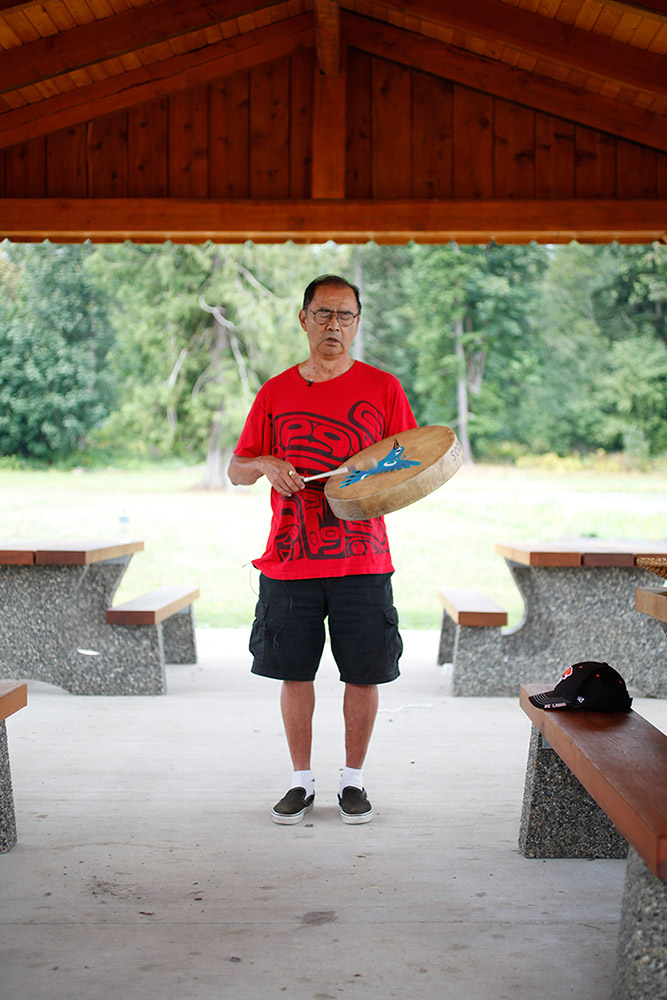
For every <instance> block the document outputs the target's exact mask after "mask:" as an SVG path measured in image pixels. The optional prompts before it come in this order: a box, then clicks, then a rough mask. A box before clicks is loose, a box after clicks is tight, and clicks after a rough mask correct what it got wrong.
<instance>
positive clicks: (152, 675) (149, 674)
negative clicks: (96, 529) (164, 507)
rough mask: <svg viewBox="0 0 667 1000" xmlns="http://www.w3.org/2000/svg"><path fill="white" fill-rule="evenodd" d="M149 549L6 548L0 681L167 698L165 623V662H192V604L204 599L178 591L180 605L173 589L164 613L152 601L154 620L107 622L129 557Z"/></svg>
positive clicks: (93, 542) (116, 545)
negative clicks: (28, 681) (167, 629)
mask: <svg viewBox="0 0 667 1000" xmlns="http://www.w3.org/2000/svg"><path fill="white" fill-rule="evenodd" d="M143 548H144V543H143V541H138V540H134V541H114V540H109V539H83V540H77V541H65V542H63V541H53V540H50V539H43V540H40V539H37V540H18V541H9V542H2V541H0V678H12V679H32V680H39V681H46V682H47V683H50V684H56V685H58V686H59V687H63V688H65V690H67V691H70V692H71V693H73V694H101V695H116V694H124V695H125V694H162V693H164V692H165V690H166V681H165V671H164V664H165V646H166V645H167V638H166V633H165V634H163V625H164V626H166V625H167V624H168V623H167V621H165V620H164V619H165V618H167V617H168V616H173V617H169V622H170V623H171V622H174V623H175V624H174V625H173V627H172V628H171V632H170V633H169V643H168V646H169V655H168V658H167V662H170V663H192V662H195V661H196V649H195V645H194V628H193V623H192V615H191V608H190V605H191V603H192V600H193V599H194V598H195V597H196V596H197V595H198V591H196V590H189V591H187V590H186V588H179V596H178V599H177V596H176V594H175V593H174V591H175V588H170V589H169V591H168V596H167V598H166V601H165V600H163V601H162V602H161V604H162V608H158V609H157V611H156V610H155V608H154V605H155V603H156V602H155V601H152V602H150V601H149V606H150V608H151V611H150V618H147V617H146V615H145V613H144V615H143V617H140V616H137V611H136V608H133V609H132V610H131V611H128V612H125V613H124V614H123V615H122V616H121V617H119V618H118V617H117V619H116V621H114V620H113V619H110V618H109V615H110V614H111V612H110V609H111V608H112V602H113V597H114V594H115V593H116V590H117V589H118V586H119V584H120V582H121V579H122V577H123V575H124V573H125V572H126V570H127V567H128V565H129V562H130V559H131V558H132V556H133V555H134V553H136V552H140V551H142V550H143ZM150 596H151V595H146V597H150ZM129 603H130V604H133V605H134V604H137V603H138V602H129ZM139 603H141V602H139ZM143 603H144V604H145V603H146V602H143ZM181 612H183V614H181ZM133 614H134V615H135V617H134V618H133V617H132V615H133Z"/></svg>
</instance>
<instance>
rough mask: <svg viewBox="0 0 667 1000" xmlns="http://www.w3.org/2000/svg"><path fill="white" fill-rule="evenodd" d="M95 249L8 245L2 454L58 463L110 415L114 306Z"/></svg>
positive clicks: (0, 321)
mask: <svg viewBox="0 0 667 1000" xmlns="http://www.w3.org/2000/svg"><path fill="white" fill-rule="evenodd" d="M89 256H90V247H89V246H87V245H84V246H63V247H57V248H56V247H52V246H50V245H48V244H42V245H40V246H30V245H24V246H16V247H12V246H10V245H9V244H5V246H4V248H3V267H2V276H1V277H0V283H1V284H2V288H3V291H4V293H5V295H4V305H3V307H2V309H1V311H0V453H2V454H4V455H19V456H21V457H25V458H36V459H41V460H47V461H55V460H60V459H64V458H67V457H69V456H70V455H71V454H72V453H73V452H75V451H77V450H81V449H83V448H84V447H85V445H86V442H87V440H88V436H89V434H90V432H91V431H92V430H93V428H95V427H97V426H99V425H100V424H101V422H102V421H103V420H104V419H105V417H106V416H107V415H108V414H109V412H110V411H111V408H112V406H113V400H114V388H115V386H114V379H113V377H112V375H111V372H110V371H109V368H108V367H107V366H106V357H107V354H108V351H109V348H110V346H111V342H112V336H113V334H112V329H111V325H110V323H109V317H108V303H107V300H106V297H105V296H104V294H102V293H101V291H100V290H99V289H98V288H97V286H96V284H95V282H94V280H93V277H92V275H91V273H90V272H89V270H88V268H87V262H88V259H89Z"/></svg>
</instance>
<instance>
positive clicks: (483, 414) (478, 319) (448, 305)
mask: <svg viewBox="0 0 667 1000" xmlns="http://www.w3.org/2000/svg"><path fill="white" fill-rule="evenodd" d="M412 252H413V259H412V266H411V276H410V284H411V286H412V296H411V298H412V301H413V303H414V307H415V309H416V310H417V311H416V313H415V324H414V326H413V330H412V333H411V335H410V339H411V342H412V344H413V345H414V347H415V349H416V350H417V351H418V355H417V375H416V379H415V388H416V392H417V407H418V409H419V412H420V416H421V420H422V422H425V423H449V424H451V425H452V426H455V427H456V429H457V433H458V435H459V437H460V439H461V443H462V445H463V447H464V449H467V451H468V458H470V457H471V453H472V451H473V450H479V451H480V452H481V453H485V452H488V450H489V448H490V446H491V445H492V443H493V442H498V441H501V440H503V439H504V438H506V436H507V434H508V431H509V429H510V427H511V425H512V419H513V418H512V414H513V410H514V408H515V406H516V399H517V396H518V394H519V393H520V391H521V389H522V386H523V384H524V382H525V379H526V377H527V372H528V371H529V370H530V369H531V367H532V365H533V352H532V346H531V344H532V337H533V333H534V329H535V325H536V317H537V315H538V312H539V308H536V304H537V303H538V302H539V296H540V291H541V281H542V276H543V274H544V271H545V270H546V267H547V260H548V258H547V251H546V249H545V248H544V247H538V246H535V245H530V246H526V247H523V246H511V247H501V246H496V245H495V244H490V245H489V246H487V247H480V246H462V247H458V246H457V245H456V244H449V245H448V246H437V247H429V246H415V247H413V248H412ZM468 436H469V437H470V442H469V443H468Z"/></svg>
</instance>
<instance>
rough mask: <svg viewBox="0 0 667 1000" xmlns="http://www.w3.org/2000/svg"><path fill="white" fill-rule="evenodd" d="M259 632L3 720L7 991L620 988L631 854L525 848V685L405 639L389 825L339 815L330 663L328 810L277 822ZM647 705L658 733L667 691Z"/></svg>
mask: <svg viewBox="0 0 667 1000" xmlns="http://www.w3.org/2000/svg"><path fill="white" fill-rule="evenodd" d="M246 639H247V636H246V633H244V632H236V631H228V630H204V631H200V632H199V634H198V643H199V653H200V662H199V663H198V664H197V665H196V666H193V667H188V666H186V667H183V666H181V667H170V668H169V669H168V682H169V693H168V695H167V696H165V697H161V698H113V697H111V698H99V697H95V698H89V697H75V696H72V695H68V694H65V693H63V692H61V691H59V690H57V689H55V688H51V687H49V686H47V685H43V684H36V683H33V684H31V685H30V690H29V702H28V707H27V708H26V709H23V710H22V711H21V712H19V713H18V714H17V715H15V716H12V717H11V718H10V719H9V720H8V723H7V728H8V734H9V746H10V755H11V761H12V772H13V779H14V796H15V801H16V813H17V823H18V832H19V843H18V845H17V846H16V847H15V848H14V850H13V851H11V852H10V853H9V854H7V855H5V856H2V857H0V885H1V887H2V888H1V892H0V900H1V905H0V997H2V1000H8V998H10V997H11V998H12V1000H97V998H104V1000H115V998H118V1000H121V998H122V1000H155V998H159V1000H220V998H222V1000H227V998H230V1000H232V998H233V1000H274V998H279V997H289V998H291V1000H331V998H338V997H344V996H345V997H359V998H368V1000H386V998H392V997H397V998H405V1000H407V998H410V1000H431V998H433V1000H436V998H437V1000H450V998H451V1000H463V998H465V1000H504V998H511V1000H535V998H536V997H539V998H540V1000H565V998H569V1000H571V998H575V1000H579V998H581V1000H583V998H586V1000H609V998H610V997H611V993H612V979H613V970H614V953H615V947H616V936H617V932H618V921H619V914H620V905H621V894H622V886H623V874H624V862H618V861H536V860H528V859H526V858H523V857H521V856H520V855H519V854H518V853H517V848H516V839H517V831H518V823H519V815H520V809H521V796H522V789H523V780H524V768H525V761H526V755H527V748H528V734H529V723H528V721H527V720H526V718H525V717H524V715H523V713H522V712H521V711H520V710H519V708H518V704H517V702H516V701H515V700H514V699H508V698H489V699H484V698H469V699H465V698H459V699H454V698H452V697H450V695H449V677H448V674H447V670H446V669H445V671H444V672H443V671H442V670H441V669H439V668H437V667H436V666H435V654H436V650H437V635H436V634H435V633H433V632H428V633H418V632H412V633H410V632H408V633H405V634H404V639H405V646H406V652H405V655H404V658H403V660H402V670H403V676H402V678H401V679H400V680H399V681H397V682H396V683H394V684H391V685H387V686H386V687H384V688H383V689H381V708H380V714H379V716H378V721H377V725H376V731H375V735H374V739H373V743H372V746H371V752H370V755H369V759H368V761H367V764H366V768H365V771H364V777H365V781H366V786H367V789H368V791H369V795H370V798H371V800H372V802H373V805H374V807H375V813H376V815H375V818H374V820H373V822H372V823H370V824H367V825H364V826H346V825H344V824H343V823H342V822H341V820H340V817H339V814H338V809H337V805H336V792H337V789H338V776H339V771H340V768H341V766H342V763H343V761H342V719H341V712H340V698H341V686H340V683H339V682H338V680H337V675H336V673H335V668H334V666H333V662H332V661H331V659H330V657H329V655H328V654H327V655H326V656H325V661H324V663H323V666H322V669H321V675H320V678H319V680H318V706H317V711H316V720H315V734H316V735H315V761H314V769H315V773H316V777H317V799H316V806H315V809H314V810H313V812H311V813H310V814H309V815H308V816H307V817H306V819H305V821H304V823H302V824H301V825H298V826H294V827H280V826H276V825H275V824H273V823H272V822H271V820H270V807H271V806H272V805H273V803H274V802H275V801H276V800H277V799H278V798H280V796H281V795H282V794H283V792H284V791H285V790H286V788H287V785H288V777H289V772H290V767H289V763H288V756H287V751H286V748H285V744H284V738H283V735H282V727H281V723H280V717H279V711H278V690H279V685H278V684H277V683H276V682H273V681H268V680H263V679H261V678H256V677H252V676H251V675H250V674H249V672H248V667H249V658H248V654H247V652H246ZM619 669H621V672H622V667H619ZM555 679H556V678H554V680H555ZM635 708H637V709H638V711H640V712H641V713H642V714H643V715H645V716H646V717H648V718H650V719H651V721H653V722H654V724H656V725H658V726H660V728H662V729H665V728H666V727H667V702H664V701H660V702H656V701H647V700H645V699H637V700H636V702H635Z"/></svg>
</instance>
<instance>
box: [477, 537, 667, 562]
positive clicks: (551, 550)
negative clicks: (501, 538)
mask: <svg viewBox="0 0 667 1000" xmlns="http://www.w3.org/2000/svg"><path fill="white" fill-rule="evenodd" d="M496 552H497V553H498V555H501V556H504V558H505V559H509V560H511V562H515V563H520V564H521V565H522V566H561V567H563V566H564V567H569V566H630V567H632V566H635V565H636V563H637V559H639V558H641V557H646V556H648V557H651V556H661V555H665V556H667V542H650V541H649V542H647V541H645V540H638V541H635V540H629V541H627V540H622V541H617V540H613V539H612V540H610V541H604V540H601V539H598V538H574V539H566V540H564V541H560V542H543V541H536V542H497V543H496Z"/></svg>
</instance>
